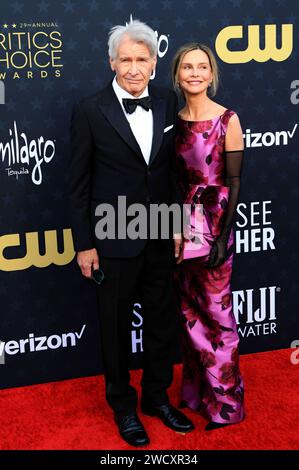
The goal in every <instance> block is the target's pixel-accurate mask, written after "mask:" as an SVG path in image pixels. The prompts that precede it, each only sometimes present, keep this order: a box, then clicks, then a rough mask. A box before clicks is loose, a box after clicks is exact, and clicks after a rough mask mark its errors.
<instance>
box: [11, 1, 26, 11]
mask: <svg viewBox="0 0 299 470" xmlns="http://www.w3.org/2000/svg"><path fill="white" fill-rule="evenodd" d="M10 6H11V8H12V10H13V12H14V13H22V11H23V8H24V4H23V3H21V2H18V1H15V2H13V3H11V4H10Z"/></svg>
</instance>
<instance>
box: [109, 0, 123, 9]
mask: <svg viewBox="0 0 299 470" xmlns="http://www.w3.org/2000/svg"><path fill="white" fill-rule="evenodd" d="M112 6H113V9H114V10H115V11H120V10H123V9H124V2H123V1H122V0H115V1H114V2H113V4H112Z"/></svg>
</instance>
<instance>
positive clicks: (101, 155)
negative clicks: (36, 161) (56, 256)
mask: <svg viewBox="0 0 299 470" xmlns="http://www.w3.org/2000/svg"><path fill="white" fill-rule="evenodd" d="M149 94H150V96H151V98H152V104H153V109H152V111H153V121H154V132H153V142H152V150H151V156H150V161H149V165H147V163H146V162H145V160H144V157H143V155H142V153H141V150H140V147H139V145H138V143H137V141H136V139H135V137H134V135H133V133H132V131H131V128H130V125H129V123H128V121H127V119H126V117H125V115H124V112H123V110H122V107H121V105H120V103H119V101H118V99H117V97H116V95H115V93H114V90H113V88H112V84H111V83H110V84H109V85H108V86H107V87H106V88H105V89H104V90H102V91H100V92H99V93H97V94H96V95H94V96H91V97H89V98H86V99H84V100H83V101H81V102H80V103H78V104H76V105H75V106H74V110H73V114H72V120H71V147H72V156H71V165H70V175H69V176H70V178H69V181H70V203H71V221H72V229H73V238H74V246H75V249H76V251H83V250H88V249H91V248H97V249H98V250H99V254H100V255H102V256H105V257H117V258H119V257H133V256H136V255H138V254H139V253H140V251H141V250H142V249H143V248H144V246H145V244H146V240H144V239H136V240H131V239H128V238H126V239H117V238H116V239H115V240H109V239H105V240H98V239H97V237H96V236H95V225H96V222H97V221H98V220H99V219H98V218H97V217H96V216H95V208H96V206H97V205H98V204H100V203H109V204H111V205H112V206H113V207H115V208H117V200H118V196H120V195H122V196H126V198H127V206H128V205H129V204H132V203H142V204H144V205H146V206H148V205H149V204H150V203H157V204H160V203H167V204H171V203H174V202H178V203H180V202H181V200H180V194H179V190H178V187H177V184H176V175H175V170H174V155H175V150H174V145H175V142H174V141H175V127H176V126H175V124H176V119H177V97H176V95H175V93H174V92H173V91H171V90H167V89H163V88H160V87H156V86H152V85H149ZM172 125H173V127H172V128H171V129H169V130H168V131H167V127H168V128H169V127H170V126H172ZM164 130H166V132H164Z"/></svg>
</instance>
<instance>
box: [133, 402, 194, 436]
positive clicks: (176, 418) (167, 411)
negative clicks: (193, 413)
mask: <svg viewBox="0 0 299 470" xmlns="http://www.w3.org/2000/svg"><path fill="white" fill-rule="evenodd" d="M141 411H142V413H143V414H145V415H147V416H157V417H158V418H160V419H161V421H162V422H163V423H164V424H165V426H167V427H168V428H170V429H173V430H174V431H177V432H182V433H186V432H190V431H192V430H193V429H194V425H193V423H192V422H191V421H190V419H189V418H187V416H185V415H184V414H183V413H182V412H181V411H179V410H177V409H176V408H175V407H174V406H172V405H170V404H168V403H166V404H165V405H159V406H154V405H148V404H146V403H143V404H141Z"/></svg>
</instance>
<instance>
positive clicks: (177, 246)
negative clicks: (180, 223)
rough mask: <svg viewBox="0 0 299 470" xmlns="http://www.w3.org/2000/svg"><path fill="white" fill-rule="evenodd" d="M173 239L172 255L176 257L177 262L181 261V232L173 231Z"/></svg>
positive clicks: (182, 252)
mask: <svg viewBox="0 0 299 470" xmlns="http://www.w3.org/2000/svg"><path fill="white" fill-rule="evenodd" d="M173 241H174V256H175V258H176V259H177V261H176V263H177V264H179V263H181V261H183V254H184V251H183V237H182V234H181V233H175V234H174V235H173Z"/></svg>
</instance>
